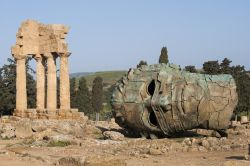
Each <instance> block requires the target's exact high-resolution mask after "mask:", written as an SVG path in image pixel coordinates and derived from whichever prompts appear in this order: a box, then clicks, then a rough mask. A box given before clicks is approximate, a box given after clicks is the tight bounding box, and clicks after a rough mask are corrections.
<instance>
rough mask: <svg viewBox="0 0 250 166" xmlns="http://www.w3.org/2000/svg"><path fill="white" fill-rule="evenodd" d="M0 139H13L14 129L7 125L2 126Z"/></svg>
mask: <svg viewBox="0 0 250 166" xmlns="http://www.w3.org/2000/svg"><path fill="white" fill-rule="evenodd" d="M1 137H2V138H8V139H9V138H13V137H15V127H14V126H12V125H11V124H9V123H6V124H3V125H2V129H1Z"/></svg>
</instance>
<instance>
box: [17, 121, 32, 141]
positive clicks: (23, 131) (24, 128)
mask: <svg viewBox="0 0 250 166" xmlns="http://www.w3.org/2000/svg"><path fill="white" fill-rule="evenodd" d="M15 127H16V130H15V135H16V137H17V138H28V137H31V136H32V134H33V132H32V128H31V122H30V120H29V119H22V120H20V121H18V122H17V123H16V126H15Z"/></svg>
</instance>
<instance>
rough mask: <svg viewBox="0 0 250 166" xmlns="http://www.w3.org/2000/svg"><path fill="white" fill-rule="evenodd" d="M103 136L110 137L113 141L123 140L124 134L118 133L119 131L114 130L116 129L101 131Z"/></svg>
mask: <svg viewBox="0 0 250 166" xmlns="http://www.w3.org/2000/svg"><path fill="white" fill-rule="evenodd" d="M103 136H104V138H106V139H111V140H114V141H122V140H124V135H123V134H121V133H119V132H116V131H105V132H103Z"/></svg>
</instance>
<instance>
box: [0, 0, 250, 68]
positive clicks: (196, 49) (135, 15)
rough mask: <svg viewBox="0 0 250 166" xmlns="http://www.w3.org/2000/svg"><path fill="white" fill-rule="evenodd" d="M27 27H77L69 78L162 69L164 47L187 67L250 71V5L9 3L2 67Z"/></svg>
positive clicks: (159, 0) (74, 0)
mask: <svg viewBox="0 0 250 166" xmlns="http://www.w3.org/2000/svg"><path fill="white" fill-rule="evenodd" d="M26 19H36V20H38V21H39V22H42V23H45V24H50V23H60V24H66V25H68V26H70V32H69V34H68V37H67V41H68V44H69V48H70V51H71V52H72V54H71V56H70V72H89V71H103V70H127V69H128V68H130V67H135V66H136V64H137V63H138V62H139V61H140V60H146V61H147V62H148V63H149V64H153V63H157V62H158V57H159V54H160V50H161V47H162V46H167V47H168V51H169V59H170V62H172V63H175V64H179V65H181V67H184V66H186V65H195V66H196V67H197V68H200V67H201V66H202V64H203V62H204V61H207V60H222V59H223V58H224V57H227V58H229V59H231V60H232V61H233V64H241V65H244V66H245V67H246V69H247V70H250V1H249V0H207V1H203V0H188V1H187V0H172V1H169V0H154V1H153V0H105V1H104V0H89V1H85V0H40V1H35V0H23V1H21V0H3V1H1V2H0V20H1V28H0V56H1V58H0V66H2V65H3V64H4V63H6V62H7V61H6V59H7V58H8V57H11V54H10V47H11V46H12V45H14V43H15V34H16V32H17V29H18V27H19V26H20V23H21V22H22V21H24V20H26ZM33 63H34V62H33Z"/></svg>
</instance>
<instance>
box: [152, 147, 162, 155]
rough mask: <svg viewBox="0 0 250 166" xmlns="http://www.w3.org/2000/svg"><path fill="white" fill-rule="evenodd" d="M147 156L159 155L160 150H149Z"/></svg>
mask: <svg viewBox="0 0 250 166" xmlns="http://www.w3.org/2000/svg"><path fill="white" fill-rule="evenodd" d="M149 154H151V155H161V154H162V152H161V151H160V150H158V149H154V148H150V149H149Z"/></svg>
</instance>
